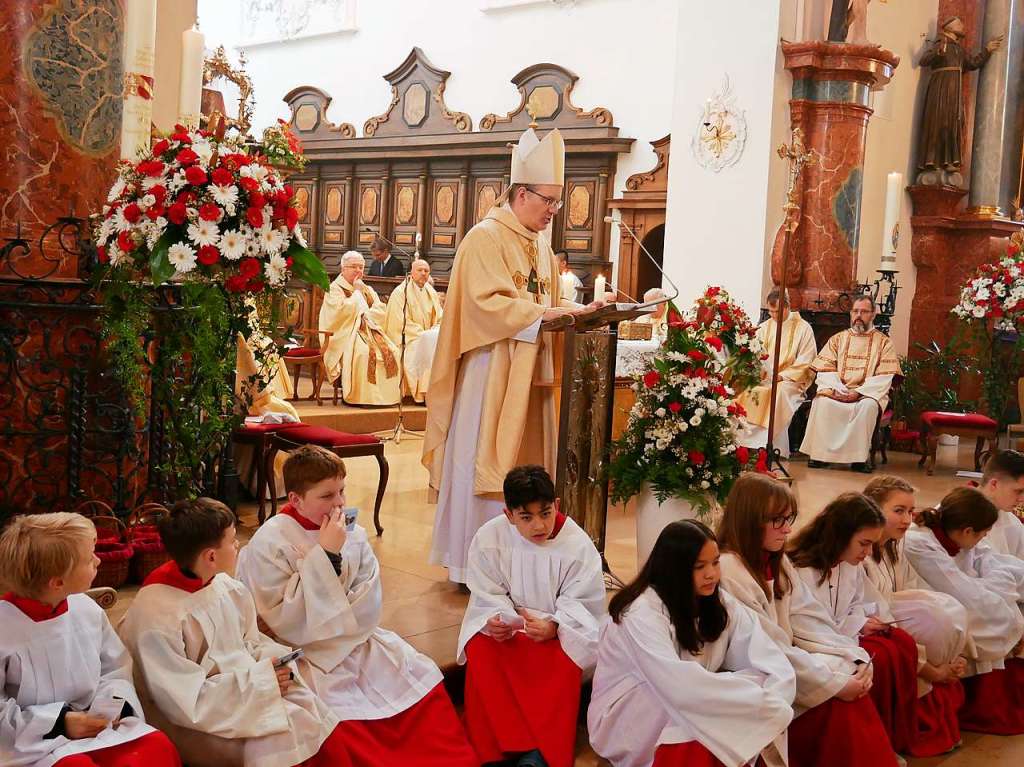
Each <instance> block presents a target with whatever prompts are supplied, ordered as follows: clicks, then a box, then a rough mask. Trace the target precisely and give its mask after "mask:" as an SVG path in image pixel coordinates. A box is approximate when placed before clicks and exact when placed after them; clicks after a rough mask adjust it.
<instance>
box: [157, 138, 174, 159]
mask: <svg viewBox="0 0 1024 767" xmlns="http://www.w3.org/2000/svg"><path fill="white" fill-rule="evenodd" d="M170 146H171V142H170V141H168V140H167V139H165V138H162V139H160V140H159V141H157V142H156V143H155V144H153V154H154V155H155V156H159V155H162V154H163V153H164V152H166V151H167V150H168V148H170Z"/></svg>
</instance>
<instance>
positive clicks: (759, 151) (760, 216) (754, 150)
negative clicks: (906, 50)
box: [665, 0, 788, 320]
mask: <svg viewBox="0 0 1024 767" xmlns="http://www.w3.org/2000/svg"><path fill="white" fill-rule="evenodd" d="M780 10H781V9H780V4H778V3H770V2H762V0H742V1H741V2H740V1H737V2H729V3H706V4H704V5H702V6H701V12H700V14H699V15H694V14H686V15H684V16H682V17H681V18H680V20H679V24H678V36H677V40H676V45H677V51H678V57H677V62H676V71H677V73H678V75H677V78H676V87H675V103H674V105H673V111H672V137H673V140H672V145H673V152H672V161H671V164H670V165H669V186H668V210H667V221H666V232H665V267H666V271H667V272H668V274H669V275H670V276H671V277H672V278H673V279H674V280H675V282H676V284H677V285H678V286H679V289H680V297H679V300H680V302H681V303H682V304H683V305H684V306H686V305H689V303H690V302H691V301H692V300H693V299H694V298H695V297H696V296H697V294H698V293H700V292H701V291H703V289H704V288H705V287H706V286H707V285H709V284H718V285H721V286H722V287H724V288H726V289H727V290H728V291H729V292H730V293H731V294H732V296H733V298H735V299H736V300H738V301H739V302H740V303H741V304H742V306H743V308H744V309H746V310H747V311H748V312H749V313H751V315H752V316H753V319H755V320H756V319H757V312H758V307H759V306H760V297H761V292H762V284H763V280H762V275H763V272H764V271H765V258H764V248H765V229H766V226H767V225H768V223H769V221H770V220H771V221H774V218H772V219H769V217H768V213H767V210H766V202H765V201H766V189H767V187H768V182H769V170H770V166H772V165H773V164H778V165H780V167H781V166H782V162H781V161H780V160H778V158H776V157H775V156H774V155H773V154H772V152H773V151H774V145H773V134H772V121H773V118H774V115H773V111H772V104H773V102H774V101H776V100H777V99H776V98H775V92H774V89H775V82H776V80H777V77H778V75H777V72H776V69H777V64H776V60H777V58H778V57H779V53H778V52H779V44H778V38H779V34H778V30H779V29H780ZM726 74H728V76H729V80H730V83H731V87H732V91H733V92H734V93H735V95H736V99H737V107H738V108H739V109H741V110H744V111H745V113H746V120H747V139H746V146H745V148H744V151H743V155H742V156H741V157H740V159H739V160H738V161H737V163H736V164H735V165H732V166H731V167H728V168H725V169H723V170H721V171H719V172H717V173H716V172H714V171H712V170H705V169H703V168H701V167H700V165H698V164H697V161H696V160H695V159H694V156H693V154H692V152H691V151H690V141H691V137H692V136H694V135H695V134H696V130H697V127H698V123H699V118H700V116H701V112H702V109H703V105H704V102H705V100H706V99H707V98H709V97H710V96H711V95H712V93H714V92H716V91H718V90H719V89H720V88H721V86H722V79H723V76H724V75H726ZM783 74H785V73H783ZM785 76H786V77H788V75H785ZM779 205H781V199H780V201H779ZM777 208H778V205H775V206H774V207H772V208H771V209H772V210H775V209H777ZM773 231H774V229H773Z"/></svg>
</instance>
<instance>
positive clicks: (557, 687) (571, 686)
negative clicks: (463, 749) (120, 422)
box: [465, 633, 582, 767]
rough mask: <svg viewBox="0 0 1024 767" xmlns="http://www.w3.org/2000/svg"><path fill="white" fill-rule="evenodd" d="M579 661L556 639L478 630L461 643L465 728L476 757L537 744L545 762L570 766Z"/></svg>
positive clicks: (500, 755)
mask: <svg viewBox="0 0 1024 767" xmlns="http://www.w3.org/2000/svg"><path fill="white" fill-rule="evenodd" d="M581 681H582V672H581V671H580V668H579V666H577V665H576V664H575V663H573V661H572V659H571V658H569V656H568V655H566V654H565V652H564V651H563V650H562V646H561V645H560V644H559V643H558V640H557V639H550V640H548V641H546V642H535V641H533V640H532V639H530V638H528V637H527V636H526V635H525V634H521V633H520V634H515V635H514V636H513V637H512V638H511V639H509V640H507V641H505V642H498V641H497V640H495V639H492V638H491V637H489V636H487V635H485V634H477V635H476V636H475V637H473V638H472V639H471V640H470V641H469V643H468V644H467V645H466V710H465V722H466V734H467V735H469V741H470V743H472V744H473V748H474V749H476V754H477V757H479V760H480V761H481V762H497V761H501V760H502V759H504V758H506V756H507V755H509V754H516V753H523V752H527V751H532V750H534V749H539V750H540V752H541V754H542V755H543V756H544V759H545V761H547V763H548V764H549V765H550V767H572V765H573V761H574V756H573V751H574V748H575V744H576V721H577V717H578V715H579V704H580V684H581Z"/></svg>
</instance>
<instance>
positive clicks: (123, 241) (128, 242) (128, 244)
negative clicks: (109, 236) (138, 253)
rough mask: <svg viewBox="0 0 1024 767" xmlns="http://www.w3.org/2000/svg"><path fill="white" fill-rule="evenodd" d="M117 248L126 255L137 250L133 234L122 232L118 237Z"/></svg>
mask: <svg viewBox="0 0 1024 767" xmlns="http://www.w3.org/2000/svg"><path fill="white" fill-rule="evenodd" d="M117 247H119V248H120V249H121V250H122V251H124V252H125V253H131V252H132V251H133V250H135V240H133V239H132V234H131V232H121V233H120V234H119V235H117Z"/></svg>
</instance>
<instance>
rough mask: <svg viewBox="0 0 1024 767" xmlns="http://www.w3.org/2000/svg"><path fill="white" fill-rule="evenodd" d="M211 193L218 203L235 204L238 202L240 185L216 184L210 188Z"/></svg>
mask: <svg viewBox="0 0 1024 767" xmlns="http://www.w3.org/2000/svg"><path fill="white" fill-rule="evenodd" d="M210 194H211V195H212V196H213V200H214V202H216V203H217V204H218V205H234V204H235V203H236V202H238V187H237V186H235V185H234V184H231V185H229V186H215V187H213V188H212V189H211V190H210Z"/></svg>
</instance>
